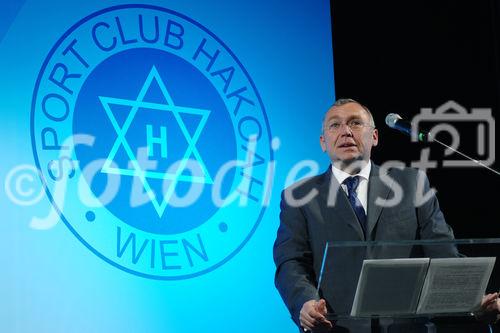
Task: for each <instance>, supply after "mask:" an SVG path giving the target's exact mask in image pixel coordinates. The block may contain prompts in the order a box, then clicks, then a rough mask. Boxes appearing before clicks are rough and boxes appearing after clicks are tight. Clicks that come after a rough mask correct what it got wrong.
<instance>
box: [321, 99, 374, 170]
mask: <svg viewBox="0 0 500 333" xmlns="http://www.w3.org/2000/svg"><path fill="white" fill-rule="evenodd" d="M348 124H351V125H352V126H351V127H352V128H351V127H349V126H348ZM319 140H320V144H321V149H323V151H324V152H327V153H328V156H330V160H331V161H332V163H334V164H335V165H340V166H342V165H349V164H351V163H352V162H355V161H360V160H364V161H369V160H370V155H371V150H372V147H374V146H376V145H377V144H378V131H377V130H376V129H375V128H373V126H372V125H371V124H370V116H369V115H368V113H367V112H366V111H365V110H364V109H363V107H362V106H361V105H359V104H358V103H347V104H344V105H339V106H334V107H332V108H330V110H328V112H327V113H326V115H325V120H324V122H323V134H322V135H321V136H320V138H319Z"/></svg>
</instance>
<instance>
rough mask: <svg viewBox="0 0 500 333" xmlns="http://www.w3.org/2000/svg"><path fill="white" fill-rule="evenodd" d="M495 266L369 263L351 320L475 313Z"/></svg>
mask: <svg viewBox="0 0 500 333" xmlns="http://www.w3.org/2000/svg"><path fill="white" fill-rule="evenodd" d="M494 264H495V258H494V257H483V258H445V259H430V258H415V259H380V260H364V261H363V268H362V269H361V274H360V277H359V280H358V288H357V290H356V295H355V297H354V303H353V305H352V310H351V316H356V317H368V316H393V315H412V314H438V313H454V312H455V313H456V312H471V311H473V310H475V309H477V308H478V306H479V305H480V303H481V299H482V297H483V295H484V292H485V290H486V286H487V284H488V281H489V279H490V275H491V271H492V270H493V266H494Z"/></svg>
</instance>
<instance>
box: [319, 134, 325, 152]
mask: <svg viewBox="0 0 500 333" xmlns="http://www.w3.org/2000/svg"><path fill="white" fill-rule="evenodd" d="M319 145H320V146H321V150H322V151H323V153H324V152H325V151H326V142H325V137H324V136H323V135H320V136H319Z"/></svg>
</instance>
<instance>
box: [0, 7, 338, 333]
mask: <svg viewBox="0 0 500 333" xmlns="http://www.w3.org/2000/svg"><path fill="white" fill-rule="evenodd" d="M141 2H142V1H141ZM142 3H143V4H136V5H132V4H130V3H126V2H124V1H121V0H111V1H106V2H103V1H98V0H87V1H76V2H75V1H61V0H44V1H42V0H26V1H25V0H19V1H18V0H14V1H9V3H8V4H7V3H5V4H0V17H2V18H3V20H2V23H0V73H2V75H1V80H2V83H3V85H2V89H0V99H1V101H2V124H3V127H2V131H0V137H1V140H0V145H2V153H3V155H2V156H3V159H2V163H0V175H1V176H2V177H1V178H0V179H2V181H3V183H2V184H0V185H1V186H0V188H2V191H0V210H1V211H2V214H3V215H2V217H3V218H2V222H1V223H0V234H1V235H3V236H4V237H3V238H2V242H0V248H1V250H2V251H0V266H1V267H2V274H1V275H0V280H1V282H2V283H0V294H1V295H2V301H0V308H1V311H0V313H2V315H3V316H2V319H1V320H0V332H21V333H24V332H54V333H56V332H124V333H135V332H175V333H190V332H197V331H209V332H211V331H217V332H221V333H230V332H234V331H235V330H236V331H238V332H241V333H250V332H255V331H257V330H258V331H259V332H260V331H262V332H275V331H276V332H290V333H292V332H296V330H297V327H296V326H295V325H294V323H293V322H292V321H291V319H290V315H289V313H288V310H287V309H286V307H285V305H284V303H283V301H282V300H281V298H280V296H279V294H278V292H277V290H276V288H275V286H274V283H273V282H274V281H273V277H274V269H275V267H274V263H273V258H272V246H273V242H274V239H275V236H276V230H277V228H278V224H279V214H280V208H279V205H280V194H281V190H282V189H283V188H284V187H285V186H286V184H288V183H289V182H290V181H294V180H295V179H296V178H297V177H300V176H303V175H304V174H308V173H310V171H311V170H313V172H315V171H314V167H311V166H312V165H313V164H315V163H316V164H317V165H318V170H320V169H323V165H324V168H326V167H327V165H328V164H329V159H328V157H327V156H325V155H324V154H323V153H322V151H321V148H320V146H319V145H318V135H319V134H318V128H319V127H320V124H321V120H322V116H323V112H324V111H325V110H326V109H328V107H329V105H330V104H331V103H332V101H333V99H334V88H333V61H332V48H331V44H332V41H331V27H330V8H329V1H326V0H321V1H303V0H290V1H286V2H283V1H278V0H254V1H251V2H249V1H238V0H237V1H234V0H220V1H216V2H213V1H212V2H210V1H205V0H190V1H168V2H165V1H161V0H149V1H147V4H146V2H142ZM165 7H167V8H165ZM297 22H299V23H300V24H298V23H297ZM304 162H306V163H304ZM304 165H305V167H304ZM290 175H291V176H290ZM221 312H223V321H224V323H223V324H221V323H220V320H219V319H220V318H221ZM249 318H252V319H251V320H249Z"/></svg>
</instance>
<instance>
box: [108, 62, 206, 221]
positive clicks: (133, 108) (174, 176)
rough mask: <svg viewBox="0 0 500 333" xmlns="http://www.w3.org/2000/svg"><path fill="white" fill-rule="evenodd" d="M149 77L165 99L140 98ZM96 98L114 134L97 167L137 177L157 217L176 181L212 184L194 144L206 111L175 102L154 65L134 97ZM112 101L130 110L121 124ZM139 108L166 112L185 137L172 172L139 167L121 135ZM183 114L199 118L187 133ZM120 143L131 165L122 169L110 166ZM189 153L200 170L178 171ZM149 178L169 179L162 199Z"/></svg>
mask: <svg viewBox="0 0 500 333" xmlns="http://www.w3.org/2000/svg"><path fill="white" fill-rule="evenodd" d="M153 81H156V83H157V84H158V87H159V88H160V90H161V94H162V95H163V97H164V98H165V101H166V103H151V102H146V101H144V97H145V96H146V94H147V92H148V91H149V89H150V87H151V85H152V83H153ZM99 99H100V101H101V104H102V106H103V108H104V110H105V111H106V114H107V116H108V118H109V120H110V121H111V124H112V125H113V128H114V129H115V131H116V134H117V138H116V140H115V142H114V144H113V146H112V148H111V151H110V152H109V155H108V157H107V159H106V161H105V162H104V165H103V167H102V169H101V171H102V172H104V173H109V174H118V175H121V176H131V177H139V179H140V180H141V182H142V184H143V185H144V190H145V192H146V193H147V195H148V196H149V198H150V199H151V202H152V204H153V207H154V209H155V210H156V212H157V213H158V216H159V217H162V215H163V213H164V211H165V208H166V207H167V205H168V201H169V200H170V198H171V197H172V195H173V194H174V191H175V187H176V184H177V183H178V182H194V183H204V184H213V179H212V178H211V177H210V175H209V173H208V170H207V168H206V166H205V163H204V162H203V159H202V158H201V156H200V153H199V151H198V149H197V148H196V143H197V142H198V139H199V137H200V135H201V132H202V130H203V128H204V127H205V124H206V122H207V119H208V116H209V114H210V111H209V110H204V109H197V108H191V107H183V106H177V105H175V104H174V101H173V100H172V98H171V96H170V94H169V92H168V90H167V88H166V86H165V83H164V82H163V80H162V78H161V77H160V74H159V73H158V71H157V69H156V68H155V67H154V66H153V67H152V69H151V71H150V72H149V74H148V77H147V78H146V81H145V82H144V84H143V85H142V88H141V89H140V92H139V95H138V96H137V98H136V99H135V100H128V99H122V98H114V97H105V96H99ZM112 105H116V106H126V107H130V112H129V113H128V115H127V117H126V120H125V122H124V123H123V125H122V126H120V125H119V123H118V121H117V118H116V117H115V115H114V114H113V112H112V107H111V106H112ZM141 108H144V109H150V110H157V111H159V112H170V113H171V114H172V115H173V116H174V119H175V120H176V122H177V125H178V126H179V128H180V130H181V132H182V134H183V136H184V138H185V139H186V141H187V143H188V147H187V149H186V151H185V153H184V156H183V158H182V159H181V161H180V164H179V167H178V168H177V169H176V170H175V172H174V173H172V172H158V171H154V170H144V169H143V168H141V166H140V163H139V162H138V160H137V157H136V155H135V154H134V152H133V151H132V149H131V148H130V144H129V142H128V141H127V139H126V137H125V135H126V134H127V131H128V130H129V128H130V126H131V124H132V122H133V121H134V118H135V116H136V114H137V113H138V111H139V109H141ZM183 114H189V115H196V116H200V121H199V123H198V125H197V126H196V129H195V131H194V133H193V134H192V135H191V133H189V131H188V129H187V127H186V124H185V122H184V120H183V118H182V115H183ZM120 147H123V149H124V150H125V152H126V154H127V156H128V158H129V159H130V165H131V166H132V169H123V168H118V167H114V166H113V160H114V158H115V157H116V154H117V152H118V149H119V148H120ZM192 157H193V158H194V160H195V161H196V162H197V163H198V165H199V167H200V168H201V170H202V175H201V176H200V175H191V174H190V175H185V174H182V173H183V171H184V170H185V169H186V165H187V163H188V161H189V159H190V158H192ZM151 179H167V180H170V181H171V183H170V185H169V186H168V188H167V190H166V192H165V194H164V196H163V199H162V200H158V198H157V196H156V194H155V192H154V191H153V190H152V187H151V183H150V180H151Z"/></svg>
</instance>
